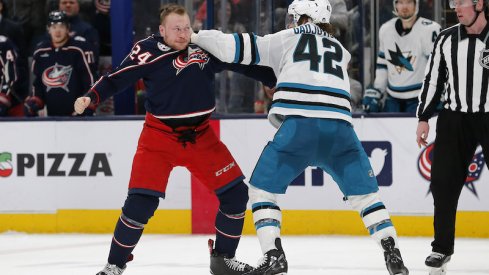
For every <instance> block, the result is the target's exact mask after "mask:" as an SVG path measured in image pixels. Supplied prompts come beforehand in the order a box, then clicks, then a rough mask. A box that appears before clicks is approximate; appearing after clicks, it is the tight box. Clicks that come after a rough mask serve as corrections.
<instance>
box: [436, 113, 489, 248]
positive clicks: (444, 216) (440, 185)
mask: <svg viewBox="0 0 489 275" xmlns="http://www.w3.org/2000/svg"><path fill="white" fill-rule="evenodd" d="M478 144H480V145H481V146H482V151H483V153H484V156H489V113H475V114H467V113H460V112H454V111H450V110H443V111H442V112H440V115H439V116H438V121H437V125H436V139H435V148H434V152H433V163H432V165H431V185H430V188H431V192H432V194H433V200H434V204H435V219H434V229H435V239H434V241H433V242H432V243H431V246H432V247H433V251H434V252H439V253H442V254H445V255H452V254H453V247H454V241H455V217H456V212H457V205H458V199H459V197H460V193H461V191H462V188H463V186H464V183H465V179H466V178H467V174H468V167H469V164H470V162H471V160H472V158H473V156H474V153H475V150H476V149H477V145H478Z"/></svg>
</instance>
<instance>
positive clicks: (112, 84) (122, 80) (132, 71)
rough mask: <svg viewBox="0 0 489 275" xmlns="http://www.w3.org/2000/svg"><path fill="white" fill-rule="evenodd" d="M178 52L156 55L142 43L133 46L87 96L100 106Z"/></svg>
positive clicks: (172, 51) (96, 83)
mask: <svg viewBox="0 0 489 275" xmlns="http://www.w3.org/2000/svg"><path fill="white" fill-rule="evenodd" d="M176 52H177V51H175V50H171V51H168V52H165V53H161V54H154V52H152V51H151V50H149V49H148V47H146V46H145V45H144V44H143V43H141V41H140V42H138V43H136V44H135V45H134V46H133V48H132V49H131V52H130V53H129V54H128V55H127V56H126V57H125V58H124V60H123V61H122V63H121V64H120V65H119V66H118V67H117V68H116V69H115V70H114V71H113V72H111V73H108V74H105V75H104V76H102V77H101V78H99V80H97V82H95V84H94V85H93V87H92V88H91V89H90V90H89V92H88V93H87V94H86V96H88V97H90V98H91V100H92V103H94V104H98V103H100V102H102V101H104V100H105V99H107V98H109V97H111V96H113V95H114V94H116V93H118V92H120V91H123V90H124V89H126V88H127V87H129V86H130V85H133V84H134V83H135V82H136V81H137V80H138V79H140V78H142V77H143V76H144V75H146V74H147V73H148V72H151V71H152V70H153V68H154V66H155V64H156V62H158V61H159V60H160V59H162V58H165V57H166V56H167V55H171V54H173V53H176Z"/></svg>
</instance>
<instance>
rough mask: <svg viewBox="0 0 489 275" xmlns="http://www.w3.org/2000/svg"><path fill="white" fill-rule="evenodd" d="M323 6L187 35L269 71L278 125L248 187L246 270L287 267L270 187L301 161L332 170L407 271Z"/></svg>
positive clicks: (399, 269) (282, 187) (392, 264)
mask: <svg viewBox="0 0 489 275" xmlns="http://www.w3.org/2000/svg"><path fill="white" fill-rule="evenodd" d="M331 12H332V10H331V5H330V3H329V1H328V0H295V1H293V2H292V3H291V4H290V6H289V9H288V13H289V14H290V15H291V16H292V17H293V20H294V27H293V28H290V29H287V30H283V31H281V32H278V33H274V34H270V35H266V36H264V37H260V36H256V35H254V34H247V33H243V34H224V33H222V32H220V31H216V30H208V31H200V32H199V33H198V34H193V35H192V38H191V40H192V42H193V43H196V44H197V45H199V46H201V47H202V48H204V49H206V50H207V51H209V52H210V53H211V54H213V55H214V56H216V57H217V58H219V59H220V60H222V61H225V62H233V63H241V64H257V65H263V66H269V67H271V68H272V69H273V70H274V72H275V74H276V76H277V86H276V92H275V94H274V96H273V102H272V106H271V109H270V112H269V116H268V117H269V120H270V122H271V123H272V124H273V125H274V126H275V127H277V128H278V130H277V133H276V134H275V137H274V139H273V141H271V142H269V143H268V144H267V145H266V146H265V148H264V150H263V152H262V154H261V156H260V158H259V160H258V162H257V164H256V166H255V169H254V171H253V174H252V176H251V179H250V185H251V187H250V189H249V197H250V202H251V207H252V211H253V220H254V224H255V228H256V231H257V235H258V239H259V241H260V246H261V249H262V252H263V254H264V256H263V258H262V259H261V260H260V262H259V263H258V266H257V268H256V269H255V270H253V271H251V272H249V273H246V274H266V275H272V274H287V271H288V264H287V260H286V257H285V253H284V250H283V249H282V245H281V240H280V230H281V220H282V213H281V210H280V207H279V206H278V204H277V194H284V193H285V191H286V190H287V187H288V185H289V184H290V183H291V182H292V180H293V179H294V178H296V177H297V176H298V175H299V174H300V173H302V172H303V171H304V169H305V168H307V167H308V166H316V167H320V168H321V169H322V170H324V171H325V172H327V173H329V174H330V175H331V176H332V177H333V179H334V180H335V181H336V183H337V184H338V186H339V188H340V189H341V191H342V192H343V194H344V197H345V198H346V199H347V200H348V201H349V202H350V204H351V205H352V207H353V208H354V209H355V210H357V211H358V212H359V213H360V216H361V218H362V219H363V222H364V223H365V226H366V227H367V229H368V231H369V232H370V235H371V236H372V237H373V238H374V239H375V240H376V241H377V242H378V244H379V245H380V247H381V249H382V251H383V253H384V258H385V261H386V266H387V269H388V271H389V273H390V274H408V273H409V272H408V270H407V268H406V267H405V266H404V263H403V260H402V258H401V254H400V252H399V247H398V241H397V236H396V230H395V228H394V226H393V224H392V222H391V219H390V217H389V213H388V212H387V210H386V208H385V206H384V204H383V203H382V201H381V200H380V197H379V194H378V190H379V189H378V185H377V180H376V178H375V175H374V173H373V171H372V167H371V166H370V163H369V160H368V157H367V155H366V153H365V151H364V149H363V147H362V145H361V143H360V141H359V140H358V137H357V135H356V133H355V131H354V130H353V127H352V125H351V119H352V115H351V103H350V102H351V96H350V93H349V90H350V83H349V79H348V73H347V67H348V62H349V61H350V57H351V55H350V53H349V52H348V51H347V50H346V49H345V48H344V47H343V46H342V45H341V43H340V42H338V40H337V39H336V38H334V37H333V36H332V35H331V33H332V30H333V26H332V25H330V24H329V22H330V21H329V19H330V17H331Z"/></svg>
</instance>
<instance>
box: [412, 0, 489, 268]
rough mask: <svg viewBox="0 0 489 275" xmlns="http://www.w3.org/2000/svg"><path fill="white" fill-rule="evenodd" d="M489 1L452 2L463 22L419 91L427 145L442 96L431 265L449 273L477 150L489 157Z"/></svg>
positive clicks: (447, 37) (443, 39) (442, 44)
mask: <svg viewBox="0 0 489 275" xmlns="http://www.w3.org/2000/svg"><path fill="white" fill-rule="evenodd" d="M487 2H489V1H488V0H450V1H449V3H450V8H452V9H454V10H455V12H456V13H457V18H458V20H459V23H460V24H457V25H455V26H453V27H451V28H448V29H445V30H443V31H442V32H441V33H440V35H439V36H438V38H437V39H436V41H435V44H434V49H433V52H432V54H431V57H430V60H429V61H428V66H427V68H426V72H425V74H426V75H425V80H424V83H423V88H422V92H421V94H420V95H419V100H420V102H419V106H418V110H417V116H418V118H419V123H418V128H417V130H416V141H417V143H418V145H419V146H421V145H423V146H426V145H427V141H426V140H427V137H428V133H429V125H428V120H429V119H430V118H431V116H432V115H433V113H434V111H435V109H436V106H437V105H438V103H439V101H440V98H441V96H442V95H443V96H444V99H445V102H444V109H443V110H442V111H441V112H440V114H439V116H438V121H437V126H436V127H437V129H436V133H437V135H436V139H435V148H434V153H433V163H432V167H431V186H430V188H431V192H432V194H433V200H434V205H435V211H434V212H435V216H434V231H435V238H434V241H433V242H432V243H431V245H432V247H433V248H432V253H431V254H430V255H429V256H428V258H426V261H425V264H426V265H427V266H429V267H431V272H430V274H445V272H446V271H445V270H446V264H447V263H448V261H450V256H451V255H452V254H453V252H454V250H453V247H454V239H455V216H456V212H457V204H458V199H459V196H460V193H461V191H462V188H463V186H464V183H465V179H466V177H467V171H468V166H469V163H470V161H471V160H472V158H473V156H474V153H475V150H476V148H477V146H478V144H480V145H481V146H482V150H483V153H484V155H485V156H489V98H488V90H489V89H488V86H489V85H488V84H489V26H488V24H487V19H486V17H485V11H487V7H488V3H487Z"/></svg>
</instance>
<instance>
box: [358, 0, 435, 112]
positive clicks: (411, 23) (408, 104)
mask: <svg viewBox="0 0 489 275" xmlns="http://www.w3.org/2000/svg"><path fill="white" fill-rule="evenodd" d="M418 7H419V0H395V1H394V14H395V15H396V17H394V18H392V19H391V20H389V21H387V22H386V23H385V24H383V25H382V26H381V27H380V30H379V53H378V56H377V68H376V71H375V81H374V83H373V86H370V87H369V88H367V89H366V90H365V94H364V98H363V105H364V109H365V111H366V112H379V111H381V110H382V108H381V107H382V104H381V101H382V100H385V102H384V106H383V110H382V111H384V112H409V113H415V112H416V108H417V106H418V95H419V93H420V89H421V85H422V83H423V77H424V70H425V67H426V64H427V63H428V58H429V56H430V54H431V50H432V48H433V42H434V41H435V39H436V36H437V35H438V33H440V29H441V27H440V25H439V24H438V23H436V22H433V21H431V20H429V19H426V18H423V17H418V15H417V14H418ZM384 97H385V98H384ZM383 98H384V99H383Z"/></svg>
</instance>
